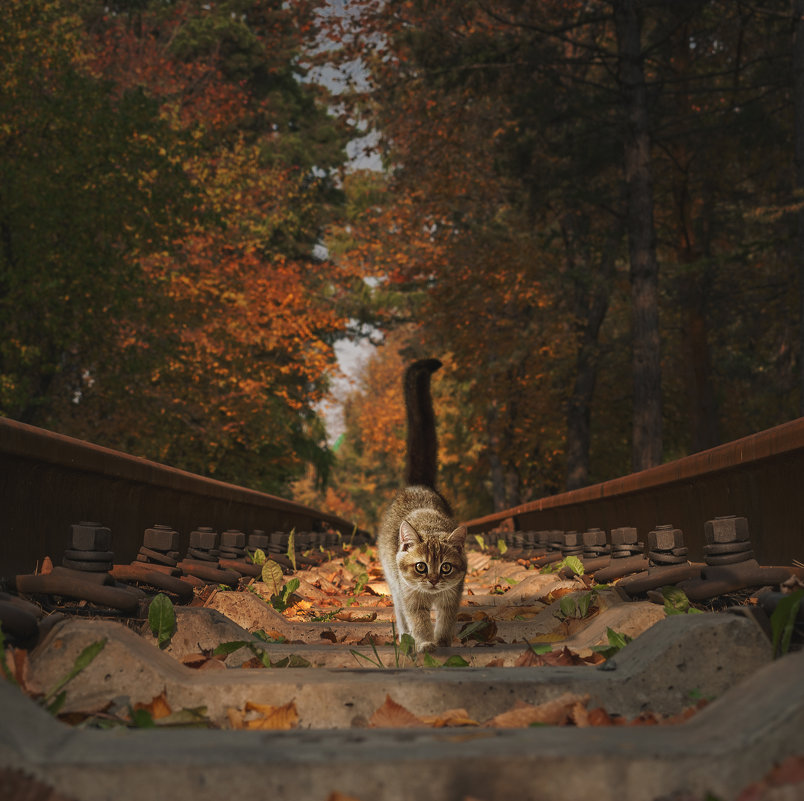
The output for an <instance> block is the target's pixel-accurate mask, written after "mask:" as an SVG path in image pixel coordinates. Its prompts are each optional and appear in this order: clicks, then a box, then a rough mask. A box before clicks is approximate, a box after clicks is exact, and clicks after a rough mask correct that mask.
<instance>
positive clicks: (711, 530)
mask: <svg viewBox="0 0 804 801" xmlns="http://www.w3.org/2000/svg"><path fill="white" fill-rule="evenodd" d="M704 537H705V539H706V543H707V545H713V544H714V543H720V542H744V541H746V540H748V539H749V534H748V518H745V517H735V516H734V515H728V516H726V517H716V518H715V519H714V520H707V521H706V523H705V524H704Z"/></svg>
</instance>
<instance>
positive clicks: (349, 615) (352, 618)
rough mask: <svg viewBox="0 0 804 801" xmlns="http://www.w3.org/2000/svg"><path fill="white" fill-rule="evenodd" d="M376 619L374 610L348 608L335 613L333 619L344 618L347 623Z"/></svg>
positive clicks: (369, 621)
mask: <svg viewBox="0 0 804 801" xmlns="http://www.w3.org/2000/svg"><path fill="white" fill-rule="evenodd" d="M376 619H377V613H376V612H350V611H349V610H348V609H344V610H343V612H338V614H337V615H335V620H345V621H346V622H347V623H371V622H372V621H373V620H376Z"/></svg>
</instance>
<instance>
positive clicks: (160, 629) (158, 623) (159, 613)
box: [148, 592, 176, 648]
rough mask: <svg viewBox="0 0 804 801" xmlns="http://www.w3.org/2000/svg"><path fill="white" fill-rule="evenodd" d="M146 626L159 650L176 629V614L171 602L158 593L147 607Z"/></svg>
mask: <svg viewBox="0 0 804 801" xmlns="http://www.w3.org/2000/svg"><path fill="white" fill-rule="evenodd" d="M148 624H149V625H150V627H151V631H152V632H153V634H154V636H155V637H156V642H157V644H158V645H159V647H160V648H164V647H165V646H166V645H167V644H168V643H169V642H170V638H171V637H172V636H173V632H174V630H175V629H176V612H175V610H174V609H173V602H172V601H171V600H170V598H168V597H167V595H165V594H164V593H162V592H160V593H159V594H158V595H157V596H156V597H155V598H154V599H153V601H151V604H150V606H149V607H148Z"/></svg>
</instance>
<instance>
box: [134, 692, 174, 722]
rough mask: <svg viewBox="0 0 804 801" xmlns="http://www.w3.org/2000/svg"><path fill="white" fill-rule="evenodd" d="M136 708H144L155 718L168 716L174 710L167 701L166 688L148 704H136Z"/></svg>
mask: <svg viewBox="0 0 804 801" xmlns="http://www.w3.org/2000/svg"><path fill="white" fill-rule="evenodd" d="M134 709H135V710H140V709H144V710H145V711H146V712H148V713H150V715H151V717H152V718H153V719H154V720H159V718H166V717H167V716H168V715H169V714H170V713H171V712H172V711H173V710H172V709H171V708H170V704H169V703H168V702H167V698H166V696H165V691H164V690H162V692H161V693H159V695H157V696H156V697H155V698H153V699H152V700H151V702H150V703H148V704H134Z"/></svg>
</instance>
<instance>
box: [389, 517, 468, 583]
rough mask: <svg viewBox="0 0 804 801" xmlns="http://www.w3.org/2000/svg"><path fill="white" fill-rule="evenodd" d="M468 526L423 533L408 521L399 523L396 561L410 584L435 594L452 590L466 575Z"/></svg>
mask: <svg viewBox="0 0 804 801" xmlns="http://www.w3.org/2000/svg"><path fill="white" fill-rule="evenodd" d="M465 540H466V527H465V526H459V527H458V528H457V529H455V531H452V532H443V534H439V535H432V534H431V535H429V536H426V537H421V536H419V534H418V533H417V532H416V531H415V530H414V529H413V527H412V526H411V525H410V524H409V523H408V522H407V521H405V522H404V523H402V525H401V526H400V532H399V551H398V552H397V555H396V563H397V565H398V567H399V573H400V575H401V577H402V580H403V581H404V582H405V584H407V585H408V586H409V587H411V588H414V589H416V590H418V591H419V592H422V593H427V594H432V593H440V592H445V591H449V590H451V589H453V588H455V587H456V586H458V585H459V584H460V582H461V581H462V580H463V578H464V576H465V575H466V556H465V554H464V549H463V546H464V541H465Z"/></svg>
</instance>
